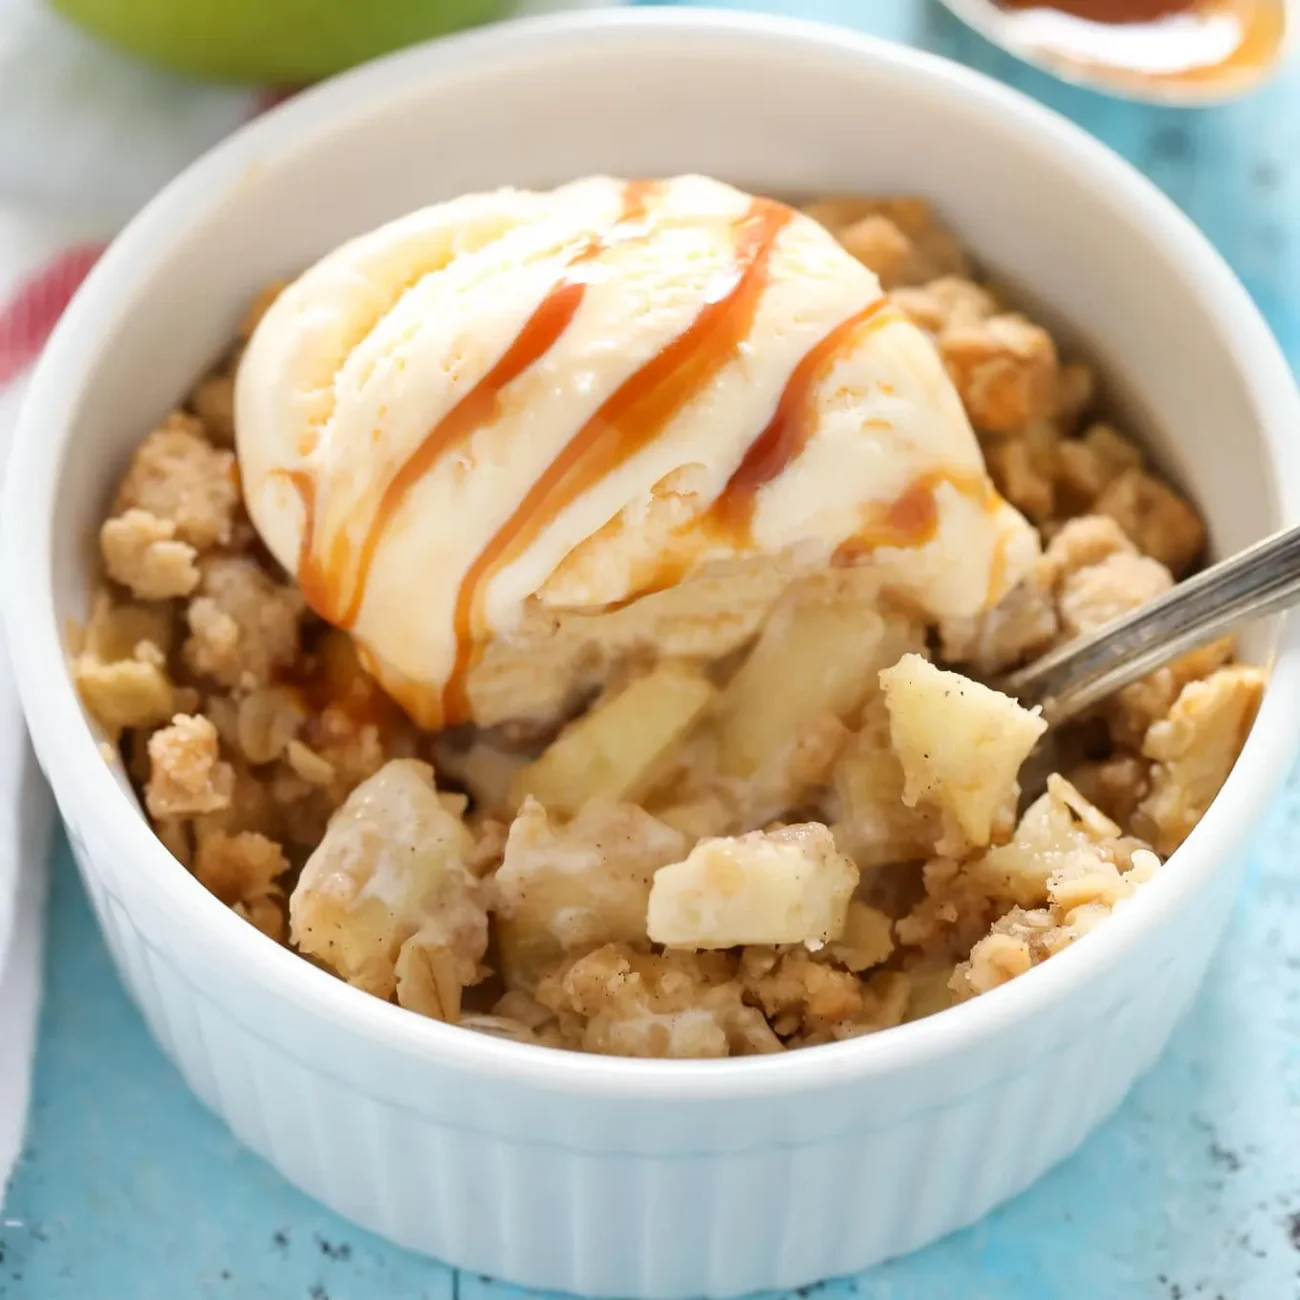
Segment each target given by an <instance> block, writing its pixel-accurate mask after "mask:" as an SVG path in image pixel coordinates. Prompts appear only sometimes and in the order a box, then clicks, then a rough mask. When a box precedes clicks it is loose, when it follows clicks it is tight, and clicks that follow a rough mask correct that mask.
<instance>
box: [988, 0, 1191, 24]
mask: <svg viewBox="0 0 1300 1300" xmlns="http://www.w3.org/2000/svg"><path fill="white" fill-rule="evenodd" d="M998 2H999V3H1000V4H1001V5H1002V7H1003V8H1004V9H1059V10H1060V11H1061V12H1062V13H1063V14H1073V15H1074V17H1076V18H1088V19H1091V21H1093V22H1095V23H1150V22H1155V20H1156V19H1157V18H1167V17H1168V16H1169V15H1170V14H1176V13H1182V12H1183V11H1184V10H1187V9H1195V8H1196V6H1197V4H1198V3H1199V0H998Z"/></svg>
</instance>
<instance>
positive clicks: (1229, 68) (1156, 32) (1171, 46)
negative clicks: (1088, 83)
mask: <svg viewBox="0 0 1300 1300" xmlns="http://www.w3.org/2000/svg"><path fill="white" fill-rule="evenodd" d="M997 3H998V5H999V7H1000V8H1002V9H1003V10H1005V11H1006V12H1007V20H1008V24H1009V30H1008V35H1009V36H1010V37H1011V39H1012V40H1014V41H1019V42H1022V43H1023V44H1025V45H1027V46H1030V47H1032V48H1033V49H1034V50H1035V51H1036V52H1038V53H1039V54H1041V55H1043V56H1044V57H1047V58H1050V59H1052V60H1053V61H1056V62H1059V63H1060V64H1062V65H1063V68H1062V71H1068V70H1069V69H1070V68H1071V67H1073V68H1075V69H1077V70H1079V71H1080V72H1084V73H1089V74H1092V75H1094V76H1100V77H1103V78H1105V79H1106V80H1108V81H1110V82H1112V83H1113V84H1114V85H1115V86H1116V88H1117V89H1124V88H1126V87H1127V88H1129V89H1135V90H1136V89H1140V88H1141V87H1142V85H1143V84H1146V85H1147V86H1149V87H1151V88H1158V87H1159V86H1167V87H1168V88H1169V89H1170V91H1171V93H1172V92H1173V91H1174V90H1176V89H1177V88H1178V87H1180V86H1185V87H1188V88H1189V89H1193V90H1195V89H1200V90H1203V91H1205V92H1206V93H1212V92H1213V91H1214V90H1215V89H1216V87H1218V88H1231V87H1232V86H1234V85H1237V84H1247V83H1249V82H1251V81H1252V80H1254V78H1255V77H1256V76H1257V75H1258V74H1259V73H1260V72H1262V71H1264V70H1265V69H1267V68H1268V67H1270V66H1271V65H1272V64H1273V62H1274V61H1275V59H1276V57H1277V55H1278V53H1279V51H1280V50H1281V48H1282V43H1283V37H1284V34H1285V29H1286V12H1285V4H1284V0H997Z"/></svg>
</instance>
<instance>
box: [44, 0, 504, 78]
mask: <svg viewBox="0 0 1300 1300" xmlns="http://www.w3.org/2000/svg"><path fill="white" fill-rule="evenodd" d="M52 3H53V4H54V7H55V8H56V9H59V10H60V11H62V12H63V13H64V14H66V15H67V16H68V17H69V18H71V19H73V20H74V21H75V22H78V23H80V24H81V25H82V26H83V27H85V28H87V29H88V30H89V31H91V32H93V33H94V34H95V35H96V36H98V37H101V38H102V39H103V40H105V41H108V42H110V43H111V44H113V45H117V46H120V47H121V48H122V49H124V50H127V51H129V52H130V53H132V54H135V55H138V56H139V57H140V58H142V59H147V60H149V61H150V62H151V63H159V64H162V65H163V66H164V67H168V68H174V69H176V70H177V71H179V72H188V73H193V74H195V75H197V76H201V77H214V78H218V79H220V80H224V81H251V82H261V83H263V84H275V85H299V84H302V83H304V82H308V81H315V80H317V79H318V78H320V77H325V76H328V75H329V74H330V73H332V72H338V71H339V69H341V68H346V67H350V66H351V65H352V64H354V63H361V62H362V61H363V60H365V59H371V58H374V57H375V56H376V55H378V54H384V53H387V51H389V50H395V49H397V48H398V47H399V46H402V45H409V44H411V43H412V42H413V41H421V40H425V39H427V38H428V37H430V36H438V35H441V34H442V33H444V32H449V31H452V30H454V29H455V28H458V27H468V26H470V25H472V24H474V23H478V22H483V21H485V20H486V19H488V18H493V17H496V16H498V15H499V14H500V13H501V12H502V11H503V10H504V9H505V7H506V5H505V0H52Z"/></svg>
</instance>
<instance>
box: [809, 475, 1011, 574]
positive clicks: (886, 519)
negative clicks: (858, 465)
mask: <svg viewBox="0 0 1300 1300" xmlns="http://www.w3.org/2000/svg"><path fill="white" fill-rule="evenodd" d="M944 483H946V484H948V485H949V486H950V487H953V488H955V489H956V490H957V491H958V492H959V493H961V495H962V496H964V497H968V498H971V499H972V500H977V501H979V502H980V503H981V505H982V506H983V508H984V510H985V512H986V513H989V514H991V513H992V512H993V511H994V510H995V509H996V508H997V505H998V500H999V498H998V495H997V493H996V492H995V491H994V490H993V487H992V484H990V483H989V482H988V480H987V479H985V478H984V477H983V476H982V475H980V474H974V473H972V474H964V473H962V472H960V471H958V470H947V469H936V470H930V471H929V472H928V473H925V474H921V475H919V476H918V477H917V478H915V479H913V480H912V482H911V483H909V484H908V486H907V487H906V489H904V491H903V493H902V495H901V496H899V497H897V498H896V499H895V500H894V501H893V502H891V503H890V504H889V505H888V506H885V507H884V508H879V507H878V508H877V509H876V510H874V511H872V512H871V513H870V514H869V515H868V516H867V518H866V519H864V521H863V523H862V526H861V527H860V528H859V529H858V531H857V532H856V533H854V534H853V536H852V537H849V538H847V539H846V540H845V541H843V542H841V543H840V545H839V546H838V548H837V549H836V551H835V555H834V557H833V563H835V564H837V565H850V564H854V563H856V562H857V561H858V560H860V559H863V558H864V557H866V556H868V555H870V554H871V553H872V552H873V551H878V550H881V549H883V548H885V547H891V548H898V549H909V548H912V547H917V546H924V545H925V544H926V543H927V542H931V541H933V540H934V538H935V535H936V534H937V533H938V531H939V503H938V501H937V500H936V499H935V493H936V492H937V490H938V488H939V487H940V486H941V485H942V484H944Z"/></svg>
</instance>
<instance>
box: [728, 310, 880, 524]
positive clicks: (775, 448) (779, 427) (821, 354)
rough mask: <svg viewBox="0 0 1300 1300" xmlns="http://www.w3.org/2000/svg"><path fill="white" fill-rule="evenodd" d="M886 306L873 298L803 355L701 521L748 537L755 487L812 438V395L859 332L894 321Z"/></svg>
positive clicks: (795, 456) (780, 470) (783, 468)
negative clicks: (762, 424)
mask: <svg viewBox="0 0 1300 1300" xmlns="http://www.w3.org/2000/svg"><path fill="white" fill-rule="evenodd" d="M888 306H889V300H888V299H887V298H878V299H877V300H876V301H875V302H873V303H870V304H869V305H868V306H866V307H864V308H863V309H862V310H861V311H859V312H855V313H854V314H853V315H852V316H850V317H848V318H847V319H846V320H842V321H841V322H840V323H839V324H838V325H836V326H835V328H834V329H832V330H831V331H830V333H828V334H826V335H825V336H824V337H823V338H822V339H820V340H819V341H818V342H817V343H815V344H814V345H813V346H812V347H811V348H810V349H809V350H808V351H807V352H806V353H805V354H804V355H803V357H802V358H801V359H800V361H799V364H798V365H797V366H795V368H794V370H793V371H792V372H791V374H790V378H789V379H788V380H786V384H785V387H784V388H783V389H782V390H781V396H780V397H779V398H778V399H777V403H776V410H775V412H774V413H773V415H772V418H771V419H770V420H769V421H768V422H767V424H766V425H765V426H764V428H763V430H762V432H761V433H760V434H759V435H758V437H757V438H755V439H754V441H753V442H752V443H750V446H749V450H748V451H747V452H746V453H745V455H744V457H743V458H742V460H741V462H740V464H739V465H737V466H736V468H735V469H734V470H733V471H732V474H731V477H730V478H729V479H728V480H727V482H726V486H724V487H723V489H722V491H721V492H720V493H719V494H718V498H717V500H716V501H715V502H714V503H713V505H712V506H711V507H710V509H709V511H708V516H707V519H706V525H709V526H712V527H713V528H715V529H722V530H724V531H725V532H726V533H728V534H729V535H730V536H731V537H732V538H734V539H735V540H736V542H737V544H747V543H749V542H750V541H751V540H752V539H751V532H752V528H753V522H754V511H755V509H756V507H757V505H758V494H759V491H760V490H761V489H762V488H763V487H765V486H766V485H767V484H768V483H770V482H772V480H773V479H776V478H779V477H780V476H781V475H782V474H784V473H785V471H786V470H787V469H788V468H789V466H790V465H791V464H792V463H793V462H794V461H795V460H796V459H798V457H799V455H800V454H801V453H802V451H803V449H804V448H805V447H806V446H807V445H808V440H809V438H810V437H811V436H812V433H813V421H812V420H811V419H810V418H809V416H810V410H809V408H810V406H811V400H812V397H813V394H814V393H815V391H816V389H817V388H818V386H819V385H820V384H821V383H822V381H823V380H824V379H825V378H826V375H827V374H828V373H829V372H830V370H831V368H832V366H834V365H835V363H836V362H837V361H838V360H839V359H840V357H841V356H842V355H843V353H844V351H845V350H846V349H847V348H849V347H852V346H855V345H856V344H857V343H859V342H860V341H861V336H862V334H863V333H864V332H866V331H867V330H869V329H870V330H875V329H878V328H880V326H882V325H885V324H888V322H889V321H890V320H891V319H897V315H896V313H893V312H888V311H886V310H885V309H886V308H887V307H888Z"/></svg>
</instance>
